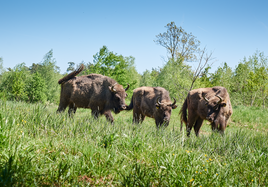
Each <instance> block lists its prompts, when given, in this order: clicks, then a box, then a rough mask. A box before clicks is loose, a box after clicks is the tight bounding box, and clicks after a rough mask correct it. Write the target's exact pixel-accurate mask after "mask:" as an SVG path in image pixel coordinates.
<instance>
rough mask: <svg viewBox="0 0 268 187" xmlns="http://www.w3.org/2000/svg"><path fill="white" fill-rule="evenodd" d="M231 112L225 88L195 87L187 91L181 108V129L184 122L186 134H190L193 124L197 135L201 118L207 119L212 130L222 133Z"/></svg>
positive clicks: (201, 121)
mask: <svg viewBox="0 0 268 187" xmlns="http://www.w3.org/2000/svg"><path fill="white" fill-rule="evenodd" d="M187 109H188V119H187V111H186V110H187ZM232 113H233V110H232V105H231V101H230V98H229V94H228V92H227V90H226V88H224V87H220V86H215V87H213V88H199V89H195V90H192V91H190V92H189V93H188V95H187V98H186V99H185V101H184V103H183V106H182V108H181V111H180V114H181V130H182V123H183V122H184V123H185V124H186V131H187V136H190V132H191V129H192V127H193V126H194V130H195V134H196V136H198V135H199V130H200V128H201V126H202V123H203V120H208V121H209V122H210V123H211V128H212V130H213V131H214V130H219V131H220V132H221V133H224V130H225V128H226V125H227V122H228V119H229V117H230V116H231V115H232Z"/></svg>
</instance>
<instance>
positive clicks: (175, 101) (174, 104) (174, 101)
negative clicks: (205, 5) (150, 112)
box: [171, 97, 177, 106]
mask: <svg viewBox="0 0 268 187" xmlns="http://www.w3.org/2000/svg"><path fill="white" fill-rule="evenodd" d="M173 99H174V102H173V103H172V104H171V106H174V105H175V104H176V102H177V101H176V99H175V98H174V97H173Z"/></svg>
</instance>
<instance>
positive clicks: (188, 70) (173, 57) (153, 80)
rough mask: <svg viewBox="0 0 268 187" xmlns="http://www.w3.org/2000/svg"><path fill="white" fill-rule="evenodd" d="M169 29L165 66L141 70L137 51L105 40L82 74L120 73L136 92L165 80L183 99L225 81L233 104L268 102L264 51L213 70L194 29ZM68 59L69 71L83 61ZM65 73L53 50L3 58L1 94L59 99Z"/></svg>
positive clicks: (161, 37) (162, 37)
mask: <svg viewBox="0 0 268 187" xmlns="http://www.w3.org/2000/svg"><path fill="white" fill-rule="evenodd" d="M166 29H167V31H166V32H164V33H160V34H158V35H156V40H155V41H154V42H155V43H156V44H158V45H161V46H163V47H164V48H166V49H167V53H168V59H167V60H166V63H165V64H164V65H163V67H154V68H152V70H146V71H144V72H143V73H142V74H139V73H138V72H137V70H136V68H135V58H134V57H132V56H129V57H124V56H122V55H119V54H117V53H115V52H112V51H109V49H108V48H107V46H103V47H102V48H101V49H100V50H99V52H97V53H96V54H95V55H94V56H93V62H88V63H85V62H83V64H84V65H85V69H84V71H83V72H82V73H81V74H80V75H87V74H90V73H98V74H102V75H106V76H109V77H111V78H113V79H115V80H116V81H117V82H119V83H120V84H122V85H123V86H124V87H126V85H127V84H130V89H129V90H128V94H129V95H130V96H131V95H132V90H133V89H135V88H137V87H140V86H160V87H164V88H165V89H167V90H169V92H170V95H171V96H172V97H175V98H176V99H177V100H178V101H179V102H181V103H182V102H183V100H184V99H185V98H186V96H187V93H188V92H189V91H190V90H192V89H195V88H200V87H213V86H224V87H226V88H227V90H228V92H229V94H230V97H231V102H232V104H233V105H247V106H262V107H266V106H268V102H267V95H268V67H267V57H266V56H265V55H264V53H263V52H260V51H256V52H255V53H253V54H252V55H251V56H249V57H244V59H243V60H241V61H240V62H239V63H238V65H237V66H236V67H235V69H234V70H233V69H232V68H231V67H229V66H228V65H227V63H226V62H225V63H223V64H222V65H221V66H220V67H218V68H217V69H216V71H215V72H210V71H211V66H212V63H213V58H212V53H207V50H206V48H204V49H200V48H199V47H200V41H199V40H197V39H196V37H195V36H193V35H192V33H187V32H186V31H184V29H183V28H181V27H177V26H176V25H175V23H174V22H171V23H169V24H167V26H166ZM148 63H149V62H148ZM193 63H195V64H197V67H196V68H193V67H192V66H193ZM68 64H69V67H68V68H67V70H66V74H67V73H70V72H71V71H73V70H75V69H76V68H77V67H78V66H79V65H80V64H75V63H74V62H68ZM63 76H64V75H62V74H60V68H59V67H58V66H57V65H56V60H55V59H54V58H53V50H50V51H49V52H48V53H46V54H45V55H44V58H43V60H42V61H41V62H40V63H33V64H32V66H30V67H27V66H26V65H25V63H21V64H18V65H16V66H15V67H14V68H8V69H4V68H3V59H2V58H0V98H1V99H7V100H16V101H26V102H32V103H34V102H43V103H47V102H50V103H58V102H59V95H60V85H58V83H57V81H58V80H59V79H60V78H62V77H63Z"/></svg>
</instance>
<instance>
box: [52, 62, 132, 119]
mask: <svg viewBox="0 0 268 187" xmlns="http://www.w3.org/2000/svg"><path fill="white" fill-rule="evenodd" d="M83 68H84V66H83V65H81V66H80V68H79V69H78V70H76V71H74V72H72V73H70V74H68V75H66V76H65V77H64V78H62V79H60V80H59V81H58V82H59V84H61V95H60V104H59V107H58V110H57V111H58V112H63V111H64V110H65V109H66V107H67V106H69V110H68V113H69V115H71V114H74V113H75V112H76V109H77V108H90V109H91V110H92V111H91V114H92V116H94V118H95V119H96V118H98V117H99V115H103V114H104V115H105V117H106V119H107V120H108V121H110V122H111V123H113V121H114V118H113V116H112V114H111V110H112V111H114V112H115V113H116V114H118V113H119V112H120V111H122V110H125V109H126V107H127V106H126V104H125V98H126V96H127V93H126V90H127V89H128V88H129V85H128V87H127V88H126V89H124V88H123V86H122V85H120V84H117V82H116V81H115V80H113V79H111V78H110V77H107V76H103V75H99V74H90V75H84V76H79V77H76V75H78V74H79V73H80V72H81V71H82V70H83Z"/></svg>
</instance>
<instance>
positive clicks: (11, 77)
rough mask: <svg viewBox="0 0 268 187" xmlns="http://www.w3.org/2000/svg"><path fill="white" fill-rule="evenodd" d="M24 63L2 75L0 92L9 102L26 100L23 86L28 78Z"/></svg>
mask: <svg viewBox="0 0 268 187" xmlns="http://www.w3.org/2000/svg"><path fill="white" fill-rule="evenodd" d="M28 70H29V69H28V68H27V67H26V66H25V63H21V64H19V65H17V66H15V67H14V68H13V69H11V68H10V71H8V72H5V73H3V76H2V82H1V86H0V91H1V92H2V94H1V95H2V96H3V95H5V96H6V97H7V99H9V100H17V101H19V100H26V98H27V95H26V92H25V85H26V81H27V78H28V77H29V74H28Z"/></svg>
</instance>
